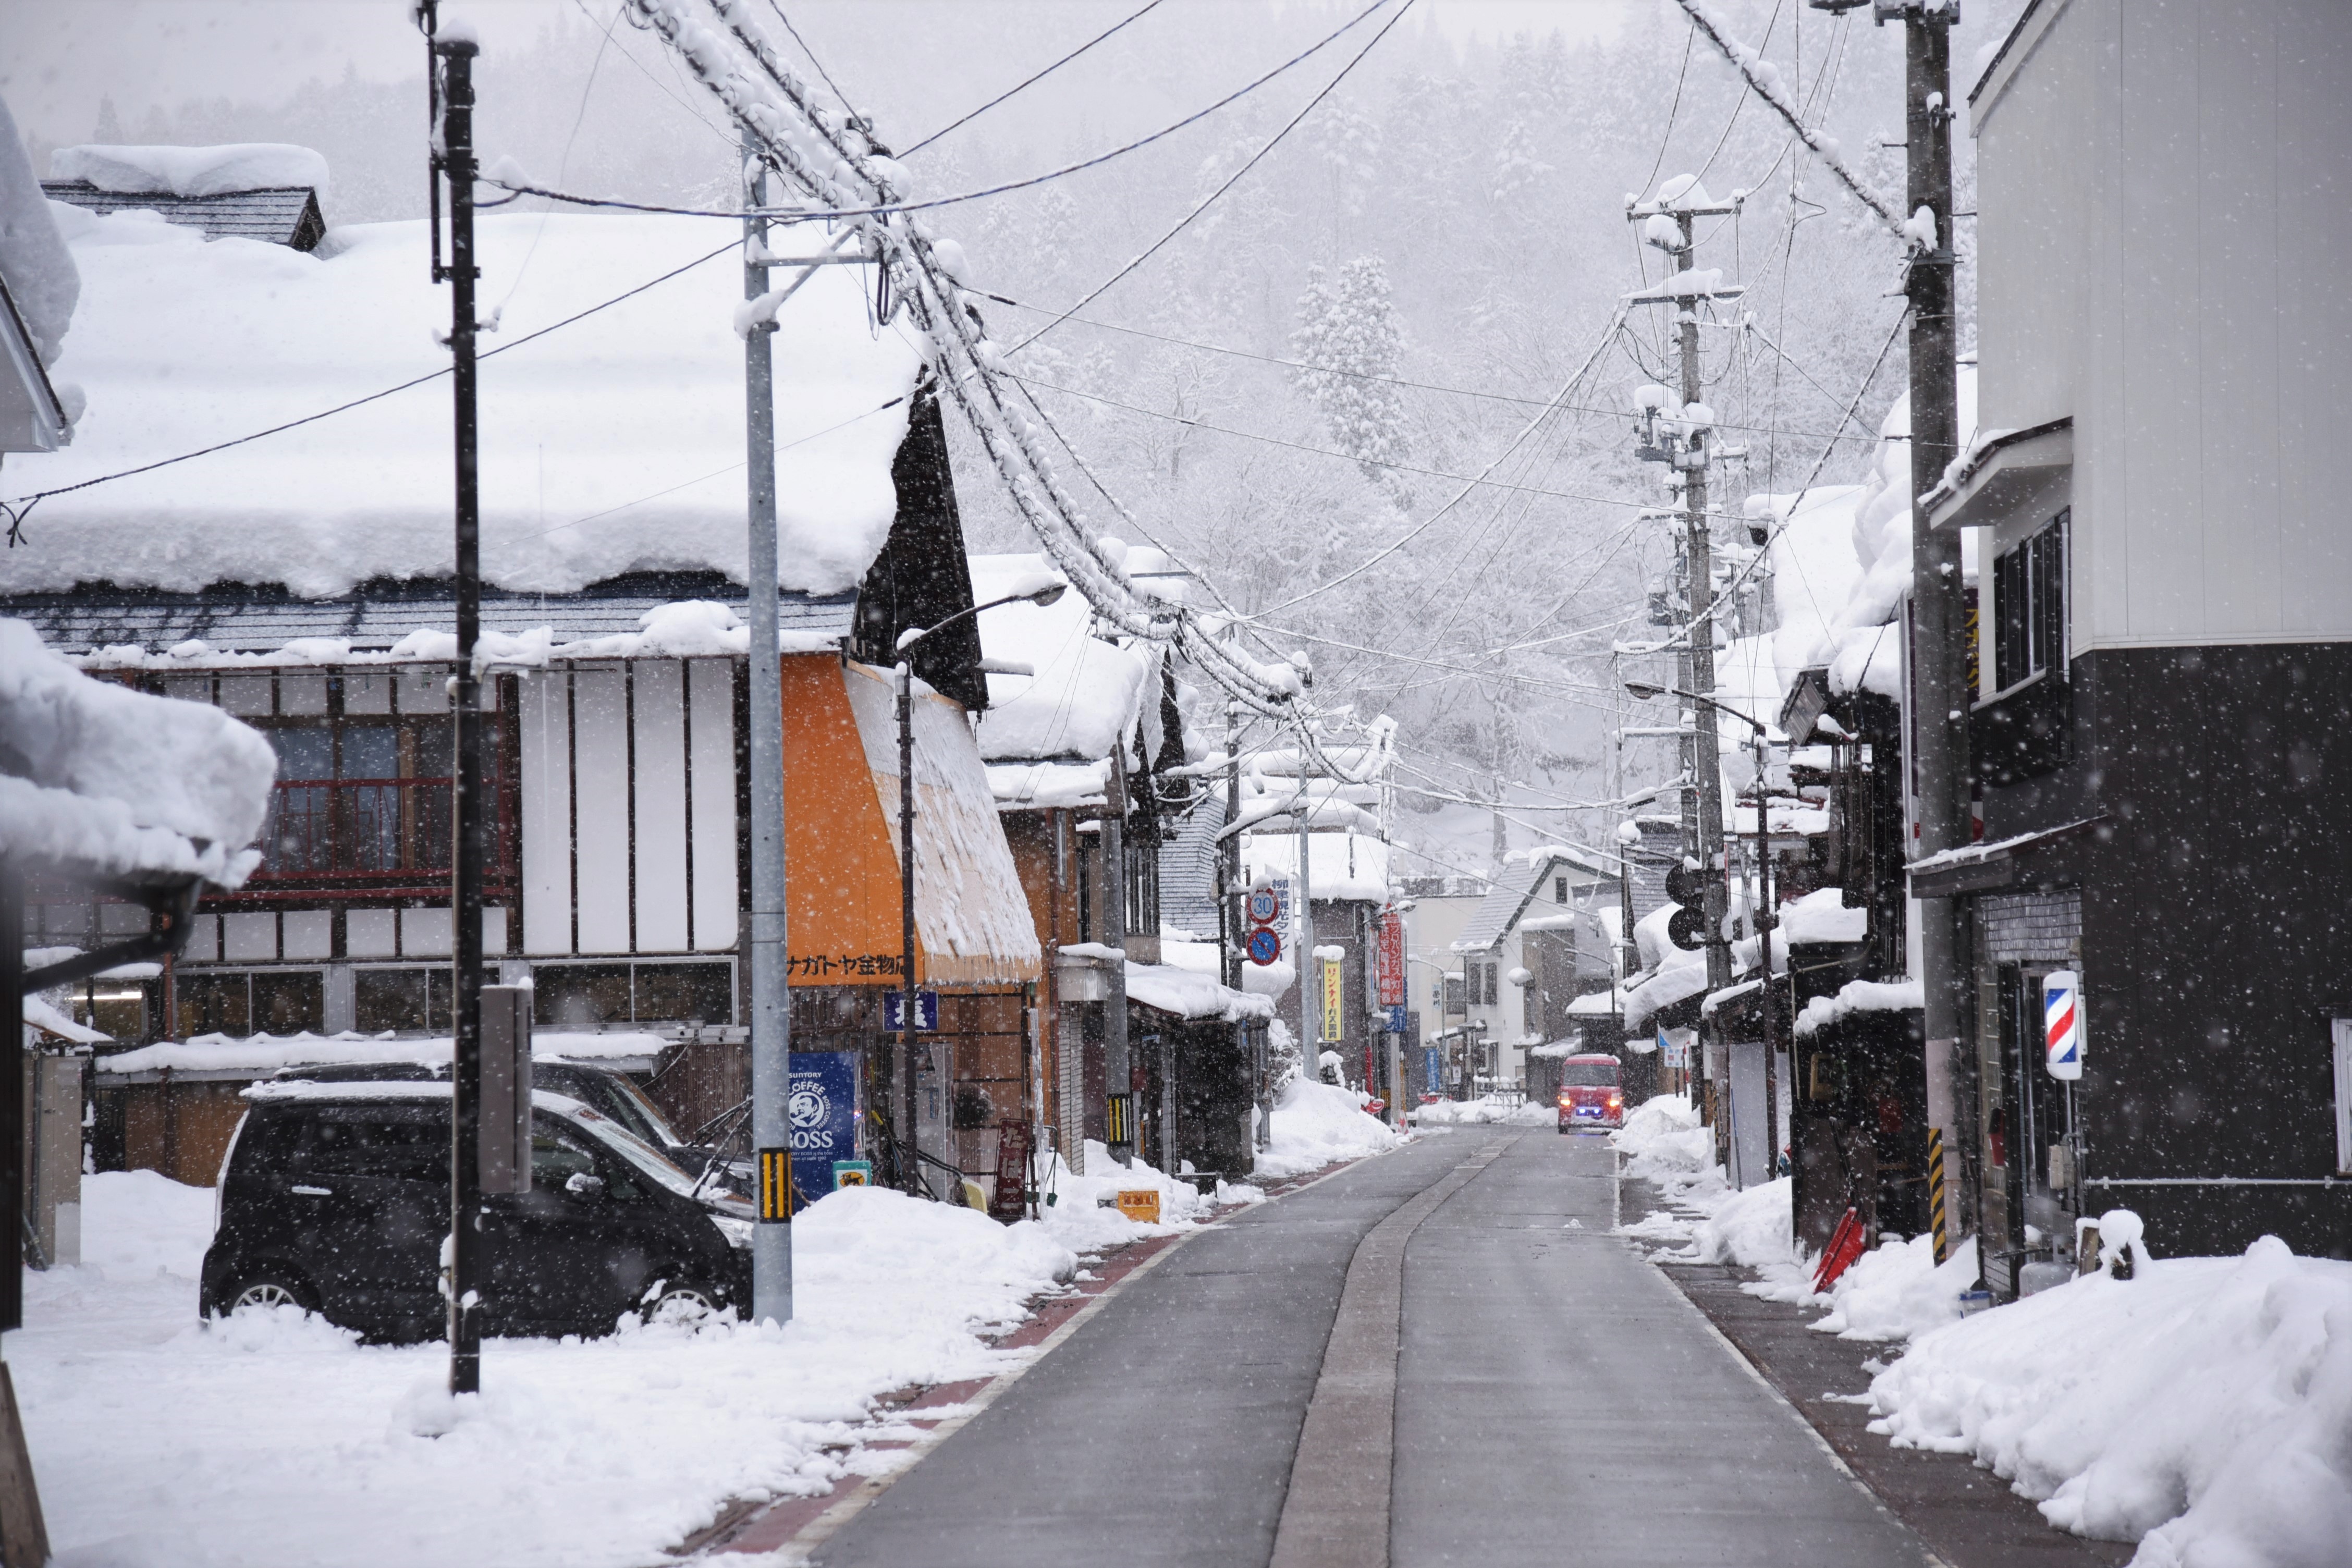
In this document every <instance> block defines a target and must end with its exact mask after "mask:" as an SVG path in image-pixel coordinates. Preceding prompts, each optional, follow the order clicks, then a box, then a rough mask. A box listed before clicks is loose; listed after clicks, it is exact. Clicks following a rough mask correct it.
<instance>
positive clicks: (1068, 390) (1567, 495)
mask: <svg viewBox="0 0 2352 1568" xmlns="http://www.w3.org/2000/svg"><path fill="white" fill-rule="evenodd" d="M1011 379H1012V380H1013V381H1015V382H1018V383H1020V384H1022V385H1024V386H1034V387H1042V388H1044V389H1045V391H1047V392H1058V393H1062V394H1064V395H1067V396H1070V397H1083V398H1085V399H1086V400H1087V402H1089V403H1099V404H1103V405H1106V406H1108V407H1111V408H1117V409H1121V410H1123V411H1125V412H1127V413H1129V414H1140V415H1142V416H1145V417H1147V418H1150V419H1164V420H1166V421H1168V422H1169V423H1171V424H1175V425H1188V426H1192V428H1193V429H1196V430H1206V431H1208V432H1210V433H1211V434H1212V435H1217V436H1232V437H1236V438H1237V439H1240V440H1244V441H1258V442H1263V443H1264V444H1265V445H1266V446H1269V447H1288V448H1289V449H1290V450H1292V451H1294V452H1307V453H1309V454H1311V455H1313V456H1315V457H1318V458H1338V459H1339V460H1340V461H1342V462H1348V463H1366V464H1370V466H1372V467H1373V468H1393V469H1395V470H1396V471H1397V472H1399V473H1402V474H1419V475H1421V476H1422V477H1423V478H1424V479H1452V480H1454V481H1456V482H1458V483H1461V484H1465V485H1469V486H1473V487H1485V488H1486V489H1500V490H1509V491H1511V492H1513V493H1515V494H1520V495H1530V496H1543V497H1547V498H1549V499H1550V500H1582V501H1596V502H1599V503H1600V504H1601V505H1603V506H1646V505H1647V503H1646V502H1642V501H1629V500H1624V499H1623V498H1622V497H1618V496H1604V495H1592V494H1589V493H1587V492H1584V491H1580V490H1554V489H1543V488H1542V487H1540V486H1537V485H1515V484H1513V483H1511V482H1510V481H1509V480H1507V479H1486V478H1484V477H1477V478H1473V477H1471V476H1469V475H1466V474H1454V473H1448V472H1446V471H1445V470H1444V469H1443V468H1420V467H1418V466H1416V465H1414V464H1412V463H1391V462H1386V461H1383V460H1382V459H1381V458H1360V457H1358V456H1356V455H1355V454H1354V453H1352V452H1342V451H1339V450H1338V449H1337V448H1335V447H1314V446H1309V445H1307V443H1306V442H1304V441H1286V440H1284V439H1283V438H1282V437H1279V436H1268V435H1265V434H1264V433H1263V432H1260V431H1256V430H1237V429H1235V428H1234V427H1233V426H1230V425H1212V424H1210V423H1209V422H1208V421H1207V420H1205V419H1194V418H1191V417H1189V416H1185V415H1181V414H1162V413H1161V412H1160V410H1158V409H1157V408H1146V407H1143V406H1142V405H1139V404H1134V403H1121V402H1120V401H1119V400H1118V398H1115V397H1105V396H1103V395H1100V394H1098V393H1092V392H1080V391H1078V390H1077V389H1076V387H1070V386H1056V385H1055V384H1054V383H1052V382H1050V381H1040V380H1037V379H1036V378H1035V377H1034V376H1025V375H1016V376H1012V377H1011ZM1516 445H1517V443H1514V446H1516ZM1506 455H1507V454H1506ZM1496 461H1497V462H1500V461H1501V459H1500V458H1497V459H1496ZM1487 471H1488V472H1491V471H1492V465H1490V466H1489V468H1488V470H1487ZM1708 515H1710V516H1715V517H1724V518H1730V517H1734V516H1735V515H1736V514H1734V513H1731V512H1723V511H1717V512H1711V513H1709V514H1708ZM1434 521H1437V519H1436V516H1434V515H1433V516H1432V517H1431V518H1430V519H1429V522H1434ZM1427 526H1428V523H1426V522H1425V523H1423V524H1421V525H1420V528H1417V529H1416V530H1415V531H1416V532H1418V531H1420V529H1421V528H1426V527H1427ZM1409 537H1410V536H1408V538H1409ZM1400 543H1402V541H1400ZM1393 552H1394V547H1393V546H1391V547H1390V548H1389V549H1387V550H1383V551H1382V552H1381V554H1380V555H1376V556H1374V557H1372V560H1371V561H1368V562H1366V563H1365V564H1366V565H1367V566H1369V565H1370V564H1372V563H1373V562H1377V561H1379V560H1380V559H1381V558H1382V557H1383V556H1385V555H1388V554H1391V553H1393ZM1350 575H1353V574H1352V573H1351V574H1350ZM1344 581H1346V579H1345V578H1338V579H1334V580H1333V581H1332V582H1330V583H1327V584H1324V585H1323V586H1324V588H1335V587H1337V586H1339V584H1340V583H1341V582H1344ZM1322 591H1323V589H1320V588H1318V589H1315V590H1312V591H1310V592H1309V593H1308V594H1307V595H1301V597H1302V598H1311V597H1313V596H1314V595H1315V594H1317V593H1320V592H1322ZM1299 602H1300V601H1299V600H1298V599H1291V600H1287V601H1286V602H1285V603H1284V604H1283V605H1277V606H1276V608H1278V609H1287V608H1288V607H1289V606H1290V605H1295V604H1297V603H1299ZM1269 613H1271V612H1269Z"/></svg>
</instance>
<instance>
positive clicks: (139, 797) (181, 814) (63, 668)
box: [0, 620, 278, 888]
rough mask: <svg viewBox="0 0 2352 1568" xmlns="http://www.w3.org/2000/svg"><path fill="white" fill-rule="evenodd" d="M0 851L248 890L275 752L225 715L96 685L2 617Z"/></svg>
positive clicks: (104, 870)
mask: <svg viewBox="0 0 2352 1568" xmlns="http://www.w3.org/2000/svg"><path fill="white" fill-rule="evenodd" d="M0 737H5V748H0V770H5V771H0V854H9V855H21V856H25V857H28V858H33V859H36V860H51V861H56V862H58V863H60V864H64V865H68V866H75V867H81V868H89V869H90V870H93V871H96V872H99V873H101V874H104V875H108V876H119V877H140V876H153V875H160V876H166V877H184V876H197V877H202V878H203V879H205V880H206V881H209V882H212V883H215V884H216V885H218V886H220V887H223V888H236V887H239V886H241V885H243V883H244V881H245V879H246V878H247V877H248V876H250V875H251V874H252V872H253V868H255V867H256V866H257V865H258V864H259V863H260V859H261V856H260V852H259V851H258V850H253V849H247V847H246V846H247V845H248V844H250V843H252V842H253V839H254V837H255V835H257V833H259V832H260V831H261V822H262V818H263V816H265V815H266V814H267V812H268V806H269V786H270V783H271V781H272V780H273V779H274V778H275V777H276V776H277V771H278V760H277V755H276V753H275V752H272V751H271V750H270V748H269V742H267V741H265V740H263V739H262V737H261V736H260V734H259V733H258V732H257V731H254V730H251V729H249V728H247V726H246V725H244V724H242V723H240V722H238V721H236V720H235V719H232V718H230V717H229V716H228V715H227V714H226V713H224V712H222V711H221V710H219V709H217V708H214V707H211V706H209V705H208V704H205V703H198V702H182V701H177V700H173V699H172V698H168V697H155V696H151V695H149V694H147V693H145V692H139V691H133V690H131V689H129V688H127V687H124V686H119V685H116V684H114V683H112V682H110V681H102V680H94V679H90V678H89V676H86V675H84V674H82V673H81V672H80V671H79V670H78V669H76V668H74V667H73V666H72V665H71V664H69V663H68V662H67V661H66V660H65V658H62V657H61V656H59V655H58V654H57V653H54V652H52V651H51V650H50V649H48V648H47V647H44V646H42V643H41V639H40V637H39V636H38V635H37V633H36V632H35V631H34V630H33V628H32V627H30V626H26V624H25V623H24V622H22V621H16V620H0Z"/></svg>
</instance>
